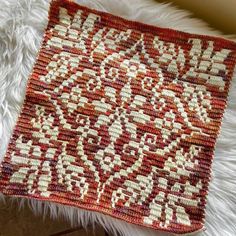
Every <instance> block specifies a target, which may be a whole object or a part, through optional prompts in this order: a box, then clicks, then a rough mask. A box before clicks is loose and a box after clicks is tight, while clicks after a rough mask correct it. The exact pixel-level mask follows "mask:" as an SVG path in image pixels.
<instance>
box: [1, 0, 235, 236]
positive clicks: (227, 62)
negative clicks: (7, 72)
mask: <svg viewBox="0 0 236 236" xmlns="http://www.w3.org/2000/svg"><path fill="white" fill-rule="evenodd" d="M235 63H236V44H235V43H234V42H231V41H229V40H225V39H221V38H217V37H211V36H203V35H196V34H188V33H184V32H180V31H175V30H171V29H164V28H158V27H154V26H149V25H145V24H142V23H138V22H133V21H129V20H126V19H123V18H120V17H117V16H113V15H111V14H109V13H103V12H99V11H96V10H92V9H88V8H86V7H83V6H80V5H78V4H76V3H74V2H72V1H69V0H60V1H59V0H55V1H52V3H51V7H50V12H49V21H48V26H47V28H46V29H45V33H44V39H43V42H42V45H41V49H40V51H39V54H38V57H37V61H36V63H35V65H34V68H33V71H32V74H31V76H30V78H29V80H28V84H27V90H26V96H25V100H24V104H23V107H22V110H21V113H20V116H19V118H18V121H17V124H16V127H15V129H14V131H13V135H12V138H11V140H10V143H9V146H8V150H7V153H6V155H5V158H4V160H3V162H2V163H1V174H0V191H1V192H2V193H3V194H5V195H11V196H18V197H26V198H31V199H38V200H43V201H49V202H57V203H60V204H64V205H69V206H74V207H78V208H81V209H86V210H91V211H95V212H98V213H103V214H107V215H110V216H112V217H114V218H118V219H120V220H124V221H126V222H129V223H133V224H136V225H141V226H145V227H149V228H153V229H157V230H163V231H168V232H172V233H179V234H181V233H188V232H194V231H197V230H200V229H202V227H203V224H204V212H205V206H206V197H207V192H208V185H209V180H210V173H211V163H212V160H213V154H214V147H215V142H216V138H217V136H218V133H219V129H220V126H221V120H222V117H223V113H224V110H225V107H226V102H227V96H228V91H229V86H230V81H231V79H232V74H233V70H234V67H235Z"/></svg>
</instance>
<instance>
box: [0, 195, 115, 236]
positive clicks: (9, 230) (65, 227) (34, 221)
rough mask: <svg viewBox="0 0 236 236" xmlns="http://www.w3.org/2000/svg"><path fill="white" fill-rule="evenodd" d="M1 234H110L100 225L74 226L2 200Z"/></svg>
mask: <svg viewBox="0 0 236 236" xmlns="http://www.w3.org/2000/svg"><path fill="white" fill-rule="evenodd" d="M0 212H1V214H0V236H90V235H91V236H92V235H94V236H108V234H106V233H105V232H104V230H103V229H102V228H100V227H96V229H95V230H94V232H93V231H92V230H89V231H87V232H86V231H85V230H83V229H80V228H72V227H71V226H70V224H69V223H67V222H65V221H63V219H59V220H52V219H50V218H49V217H45V219H43V218H42V217H40V216H35V215H34V214H33V213H32V211H31V210H30V208H29V207H27V206H25V207H24V208H23V209H20V210H19V206H17V204H16V203H14V202H12V201H10V200H9V199H7V200H6V202H5V203H4V202H0ZM110 236H111V235H110Z"/></svg>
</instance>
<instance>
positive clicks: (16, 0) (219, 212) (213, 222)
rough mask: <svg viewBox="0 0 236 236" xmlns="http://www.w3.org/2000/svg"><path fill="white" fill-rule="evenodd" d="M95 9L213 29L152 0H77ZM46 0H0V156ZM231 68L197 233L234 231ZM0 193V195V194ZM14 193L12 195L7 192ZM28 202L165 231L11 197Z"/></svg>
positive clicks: (235, 124)
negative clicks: (203, 222) (201, 224)
mask: <svg viewBox="0 0 236 236" xmlns="http://www.w3.org/2000/svg"><path fill="white" fill-rule="evenodd" d="M77 2H79V3H81V4H83V5H86V6H89V7H93V8H96V9H99V10H103V11H107V12H111V13H113V14H116V15H120V16H122V17H125V18H129V19H134V20H137V21H141V22H145V23H148V24H152V25H157V26H161V27H168V28H174V29H178V30H182V31H186V32H191V33H200V34H209V35H219V34H220V33H219V32H217V31H213V30H211V29H210V28H208V27H207V26H206V24H205V23H203V22H202V21H200V20H196V19H191V18H189V14H188V13H186V12H185V11H182V10H178V9H176V8H173V7H171V6H170V5H169V4H159V3H157V2H154V1H152V0H129V1H127V0H77ZM48 6H49V0H0V143H1V145H0V160H2V158H3V156H4V154H5V152H6V149H7V144H8V142H9V138H10V135H11V133H12V130H13V127H14V124H15V123H16V120H17V116H18V114H19V112H20V107H21V104H22V102H23V99H24V93H25V88H26V83H27V79H28V76H29V74H30V72H31V70H32V67H33V64H34V62H35V58H36V55H37V52H38V49H39V47H40V42H41V40H42V36H43V30H44V28H45V26H46V23H47V11H48ZM235 80H236V72H235V74H234V79H233V82H232V86H231V91H230V95H229V102H228V108H227V109H226V112H225V116H224V120H223V126H222V129H221V134H220V136H219V139H218V142H217V147H216V151H215V159H214V162H213V172H212V182H211V184H210V189H209V196H208V205H207V210H206V229H207V230H205V231H203V232H201V233H199V235H200V236H221V235H224V236H234V235H236V225H235V222H236V157H235V156H236V138H235V134H236V119H235V114H236V81H235ZM1 197H2V198H4V197H3V196H1ZM13 199H14V198H13ZM17 201H19V205H20V206H22V205H24V204H26V203H28V204H29V205H30V206H31V208H32V209H33V211H34V212H35V213H37V214H42V215H45V214H46V213H47V212H49V213H50V215H51V216H52V217H53V218H57V217H59V215H61V216H64V217H65V218H66V219H67V220H69V221H70V222H71V224H73V225H78V224H79V225H83V226H84V227H86V226H88V224H89V223H90V224H92V225H93V224H95V222H98V223H100V224H101V225H102V226H103V227H104V228H106V229H107V230H110V231H112V232H113V233H118V232H119V233H121V235H127V236H129V235H130V236H132V235H137V236H151V235H153V236H154V235H168V234H166V233H158V232H155V231H152V230H148V229H143V228H141V227H138V226H135V225H131V224H128V223H125V222H123V221H119V220H116V219H113V218H111V217H108V216H105V215H102V214H99V213H93V212H88V211H84V210H80V209H77V208H73V207H67V206H62V205H58V204H52V203H48V202H47V203H42V202H39V201H36V200H26V199H17Z"/></svg>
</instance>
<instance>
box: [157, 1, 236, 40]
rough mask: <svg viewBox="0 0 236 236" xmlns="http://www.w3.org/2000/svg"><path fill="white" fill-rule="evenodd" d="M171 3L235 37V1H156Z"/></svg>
mask: <svg viewBox="0 0 236 236" xmlns="http://www.w3.org/2000/svg"><path fill="white" fill-rule="evenodd" d="M157 2H173V5H174V6H178V7H179V8H182V9H186V10H189V11H191V12H192V13H193V16H194V17H196V18H200V19H203V20H204V21H206V22H207V23H209V24H210V26H212V27H214V28H215V29H218V30H220V31H221V32H223V33H225V34H235V35H236V0H157Z"/></svg>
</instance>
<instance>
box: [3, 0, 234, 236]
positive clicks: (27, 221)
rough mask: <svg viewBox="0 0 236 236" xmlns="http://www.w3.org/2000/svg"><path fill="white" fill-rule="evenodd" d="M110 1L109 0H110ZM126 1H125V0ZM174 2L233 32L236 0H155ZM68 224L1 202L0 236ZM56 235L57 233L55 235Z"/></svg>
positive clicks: (28, 234)
mask: <svg viewBox="0 0 236 236" xmlns="http://www.w3.org/2000/svg"><path fill="white" fill-rule="evenodd" d="M111 1H112V0H111ZM127 1H128V0H127ZM158 1H159V2H171V1H172V2H173V3H174V5H177V6H179V8H182V9H187V10H190V11H192V12H193V13H194V15H193V16H195V17H197V18H201V19H203V20H205V21H206V22H208V23H209V24H210V25H211V26H212V27H214V28H215V29H219V30H221V31H222V32H224V33H226V34H236V0H170V1H168V0H158ZM70 228H71V227H70V224H69V223H67V222H65V221H63V220H51V219H50V218H49V217H46V218H45V219H43V218H42V217H40V216H35V215H34V214H33V213H32V211H31V210H30V209H29V208H28V207H27V206H26V207H25V208H24V209H21V210H20V211H19V210H18V207H17V205H16V204H15V203H14V204H11V203H10V202H9V201H7V203H6V204H4V203H2V202H0V236H52V235H53V234H55V233H57V232H62V231H64V230H67V229H70ZM61 235H63V236H76V235H78V236H86V235H89V236H90V235H91V236H92V235H96V236H104V235H105V234H104V231H103V230H102V229H101V228H97V229H96V230H95V234H93V232H92V231H88V232H87V233H86V231H84V230H77V231H76V232H72V233H65V234H61ZM58 236H59V234H58Z"/></svg>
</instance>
